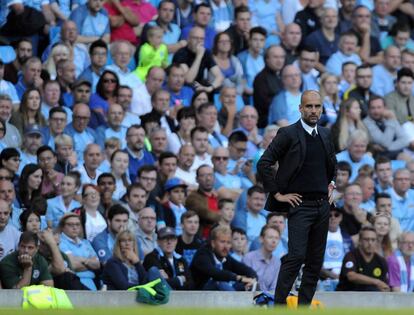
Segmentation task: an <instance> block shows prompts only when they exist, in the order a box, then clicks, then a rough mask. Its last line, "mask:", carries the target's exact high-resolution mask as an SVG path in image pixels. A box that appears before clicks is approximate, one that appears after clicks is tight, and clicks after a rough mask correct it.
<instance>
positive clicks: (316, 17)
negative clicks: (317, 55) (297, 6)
mask: <svg viewBox="0 0 414 315" xmlns="http://www.w3.org/2000/svg"><path fill="white" fill-rule="evenodd" d="M323 3H324V1H312V2H310V3H308V4H307V5H304V8H303V10H299V11H298V12H296V15H295V18H294V22H295V23H297V24H299V25H300V28H301V29H302V36H303V38H306V37H307V36H308V35H309V34H311V33H312V32H313V31H315V30H317V29H319V28H320V27H321V11H322V10H323Z"/></svg>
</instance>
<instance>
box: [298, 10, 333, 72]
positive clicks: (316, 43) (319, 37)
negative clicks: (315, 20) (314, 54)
mask: <svg viewBox="0 0 414 315" xmlns="http://www.w3.org/2000/svg"><path fill="white" fill-rule="evenodd" d="M338 21H339V19H338V11H337V10H335V9H334V8H329V7H327V8H325V9H324V10H323V11H322V15H321V28H319V29H317V30H315V31H314V32H312V33H310V34H309V35H308V36H307V37H306V39H305V44H306V45H309V46H310V47H313V48H314V49H316V50H317V51H318V52H319V62H320V66H322V67H320V66H319V67H318V69H319V70H322V69H323V68H324V65H325V64H326V62H327V61H328V59H329V57H330V56H331V55H332V54H334V53H336V52H337V51H338V43H339V35H338V34H339V33H337V32H336V28H337V26H338Z"/></svg>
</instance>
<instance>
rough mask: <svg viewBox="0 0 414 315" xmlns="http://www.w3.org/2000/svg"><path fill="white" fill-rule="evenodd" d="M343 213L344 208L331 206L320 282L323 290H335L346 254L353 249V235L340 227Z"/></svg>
mask: <svg viewBox="0 0 414 315" xmlns="http://www.w3.org/2000/svg"><path fill="white" fill-rule="evenodd" d="M342 215H343V210H342V209H340V208H336V207H331V210H330V214H329V230H328V236H327V240H326V250H325V257H324V261H323V265H322V270H321V280H320V283H319V286H320V288H321V290H322V291H335V288H336V286H337V284H338V281H339V280H338V279H339V274H340V272H341V265H342V261H343V259H344V256H345V254H346V253H348V252H349V251H350V250H351V249H353V245H352V240H351V237H350V236H349V235H348V234H347V233H346V232H344V231H343V230H341V228H340V227H339V225H340V224H341V222H342V218H343V217H342Z"/></svg>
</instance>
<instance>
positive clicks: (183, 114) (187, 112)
mask: <svg viewBox="0 0 414 315" xmlns="http://www.w3.org/2000/svg"><path fill="white" fill-rule="evenodd" d="M185 118H195V111H194V108H192V107H183V108H180V109H179V110H178V112H177V121H178V122H179V121H180V120H181V119H185Z"/></svg>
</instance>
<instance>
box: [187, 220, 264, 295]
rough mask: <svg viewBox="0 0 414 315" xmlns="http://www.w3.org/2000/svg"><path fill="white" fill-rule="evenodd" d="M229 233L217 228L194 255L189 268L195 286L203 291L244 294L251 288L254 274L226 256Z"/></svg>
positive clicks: (226, 230) (246, 267)
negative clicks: (241, 292) (240, 292)
mask: <svg viewBox="0 0 414 315" xmlns="http://www.w3.org/2000/svg"><path fill="white" fill-rule="evenodd" d="M230 247H231V230H230V229H229V228H228V227H222V226H218V227H216V228H215V229H213V230H212V231H211V237H210V243H209V244H208V245H206V246H203V247H201V248H200V249H199V250H198V251H197V253H196V254H195V256H194V258H193V261H192V263H191V266H190V269H191V272H192V276H193V279H194V281H195V287H196V288H197V289H202V290H220V291H245V290H249V289H251V288H252V286H253V285H254V283H255V281H256V277H257V275H256V272H255V271H254V270H253V269H251V268H250V267H248V266H246V265H245V264H243V263H241V262H238V261H237V260H235V259H234V258H233V257H232V256H231V255H229V252H230Z"/></svg>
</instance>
